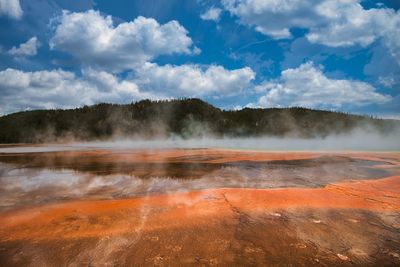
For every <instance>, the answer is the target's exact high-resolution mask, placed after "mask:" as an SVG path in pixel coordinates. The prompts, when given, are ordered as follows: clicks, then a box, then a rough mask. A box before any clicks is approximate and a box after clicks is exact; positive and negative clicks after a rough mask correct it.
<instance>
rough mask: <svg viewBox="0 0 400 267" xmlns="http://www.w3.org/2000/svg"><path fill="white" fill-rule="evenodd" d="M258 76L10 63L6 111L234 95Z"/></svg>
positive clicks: (2, 87)
mask: <svg viewBox="0 0 400 267" xmlns="http://www.w3.org/2000/svg"><path fill="white" fill-rule="evenodd" d="M254 76H255V74H254V72H253V71H252V70H251V69H250V68H242V69H236V70H226V69H224V68H223V67H221V66H208V67H205V68H201V67H200V66H197V65H181V66H172V65H165V66H159V65H157V64H153V63H145V64H144V65H143V66H142V68H140V69H137V70H136V71H135V73H134V74H132V77H128V78H125V79H120V78H118V76H117V75H114V74H111V73H108V72H106V71H99V70H96V69H92V68H86V69H83V70H82V72H81V75H79V76H77V75H76V74H74V73H73V72H69V71H63V70H59V69H58V70H51V71H35V72H24V71H21V70H16V69H10V68H9V69H6V70H3V71H0V95H1V97H0V114H7V113H10V112H15V111H19V110H29V109H50V108H73V107H78V106H82V105H91V104H95V103H99V102H107V103H130V102H132V101H136V100H139V99H144V98H149V99H162V98H171V97H184V96H186V97H198V96H220V95H221V96H227V95H234V94H237V93H240V92H241V91H242V90H244V89H246V88H247V87H250V86H251V81H252V80H253V79H254Z"/></svg>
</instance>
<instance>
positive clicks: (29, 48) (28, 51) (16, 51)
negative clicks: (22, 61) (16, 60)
mask: <svg viewBox="0 0 400 267" xmlns="http://www.w3.org/2000/svg"><path fill="white" fill-rule="evenodd" d="M38 47H39V42H38V40H37V38H36V36H35V37H32V38H31V39H29V40H28V41H27V42H26V43H22V44H20V45H19V47H15V46H14V47H13V48H11V49H10V50H9V51H8V53H9V54H10V55H12V56H16V57H28V56H34V55H36V54H37V49H38Z"/></svg>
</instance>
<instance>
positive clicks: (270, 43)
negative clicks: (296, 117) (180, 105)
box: [0, 0, 400, 118]
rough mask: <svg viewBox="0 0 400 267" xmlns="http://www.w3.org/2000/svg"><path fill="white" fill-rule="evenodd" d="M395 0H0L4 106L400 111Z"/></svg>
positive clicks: (399, 28)
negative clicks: (158, 103) (189, 104)
mask: <svg viewBox="0 0 400 267" xmlns="http://www.w3.org/2000/svg"><path fill="white" fill-rule="evenodd" d="M399 8H400V2H399V1H396V0H390V1H389V0H388V1H380V2H378V1H370V0H368V1H367V0H365V1H361V0H318V1H317V0H310V1H302V0H291V1H275V0H222V1H213V0H168V1H167V0H136V1H133V0H130V1H127V0H113V1H109V0H80V1H70V0H69V1H67V0H37V1H32V0H0V114H8V113H11V112H16V111H21V110H31V109H38V108H41V109H42V108H45V109H48V108H72V107H79V106H83V105H90V104H95V103H100V102H112V103H130V102H132V101H137V100H140V99H144V98H150V99H166V98H178V97H199V98H202V99H204V100H206V101H208V102H210V103H212V104H214V105H216V106H218V107H221V108H225V109H233V108H242V107H287V106H304V107H310V108H317V109H328V110H340V111H345V112H353V113H362V114H370V115H376V116H381V117H395V118H400V11H399Z"/></svg>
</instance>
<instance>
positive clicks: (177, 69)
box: [135, 63, 255, 97]
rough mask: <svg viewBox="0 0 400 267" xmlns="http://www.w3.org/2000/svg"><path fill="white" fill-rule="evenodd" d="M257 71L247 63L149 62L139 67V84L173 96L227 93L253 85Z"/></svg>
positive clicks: (137, 76) (136, 80)
mask: <svg viewBox="0 0 400 267" xmlns="http://www.w3.org/2000/svg"><path fill="white" fill-rule="evenodd" d="M254 78H255V73H254V72H253V71H252V70H251V69H250V68H248V67H245V68H241V69H235V70H227V69H225V68H223V67H221V66H214V65H211V66H207V67H205V68H202V67H200V66H198V65H188V64H187V65H181V66H174V65H164V66H159V65H157V64H154V63H146V64H144V65H143V67H142V68H140V69H137V70H136V75H135V82H136V83H137V84H138V85H139V86H140V88H145V89H147V90H151V91H157V93H158V94H164V95H168V96H173V97H182V96H186V97H199V96H221V95H222V96H227V95H235V94H238V93H240V92H242V91H243V90H244V89H246V88H248V87H249V86H250V85H251V82H252V80H253V79H254Z"/></svg>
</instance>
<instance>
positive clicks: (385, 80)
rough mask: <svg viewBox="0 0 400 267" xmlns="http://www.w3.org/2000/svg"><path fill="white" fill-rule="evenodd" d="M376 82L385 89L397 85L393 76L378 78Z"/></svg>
mask: <svg viewBox="0 0 400 267" xmlns="http://www.w3.org/2000/svg"><path fill="white" fill-rule="evenodd" d="M378 82H379V83H380V84H382V85H383V86H385V87H389V88H391V87H393V85H395V84H396V83H397V81H396V79H395V78H394V77H393V76H379V77H378Z"/></svg>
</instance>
